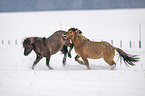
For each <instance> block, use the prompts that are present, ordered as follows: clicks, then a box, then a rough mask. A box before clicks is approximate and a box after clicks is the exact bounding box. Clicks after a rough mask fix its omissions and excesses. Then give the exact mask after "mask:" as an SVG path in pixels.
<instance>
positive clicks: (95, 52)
mask: <svg viewBox="0 0 145 96" xmlns="http://www.w3.org/2000/svg"><path fill="white" fill-rule="evenodd" d="M81 33H82V32H81V31H80V30H78V29H76V28H70V29H69V30H68V31H67V32H65V33H64V34H63V35H62V36H63V37H64V38H65V39H69V40H71V41H72V43H73V44H74V49H75V52H76V53H77V55H76V57H75V60H76V61H77V62H78V63H80V64H83V65H86V66H87V68H88V69H90V66H89V62H88V60H87V58H91V59H99V58H103V59H104V60H105V62H106V63H108V64H109V65H110V66H112V68H111V69H112V70H113V69H114V68H115V67H116V63H115V62H114V60H113V58H114V55H115V50H116V51H117V52H118V53H119V55H120V56H121V57H122V58H123V60H124V62H125V64H126V65H128V64H129V65H132V66H134V65H135V64H134V63H133V62H137V61H138V59H139V58H136V55H134V56H131V55H129V54H127V53H125V52H124V51H123V50H121V49H119V48H116V47H113V46H112V45H111V44H109V43H108V42H105V41H102V42H93V41H90V40H89V39H87V38H86V37H84V36H83V35H82V34H81ZM79 57H81V58H82V59H83V61H84V63H83V62H82V61H81V60H79Z"/></svg>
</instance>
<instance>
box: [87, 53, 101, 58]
mask: <svg viewBox="0 0 145 96" xmlns="http://www.w3.org/2000/svg"><path fill="white" fill-rule="evenodd" d="M102 56H103V53H102V52H89V53H88V54H86V57H87V58H91V59H99V58H102Z"/></svg>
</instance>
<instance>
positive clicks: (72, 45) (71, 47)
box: [68, 44, 74, 58]
mask: <svg viewBox="0 0 145 96" xmlns="http://www.w3.org/2000/svg"><path fill="white" fill-rule="evenodd" d="M73 47H74V44H71V46H70V49H69V52H68V57H69V58H71V57H72V56H71V50H72V49H73Z"/></svg>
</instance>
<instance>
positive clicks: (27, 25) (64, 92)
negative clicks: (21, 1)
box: [0, 9, 145, 96]
mask: <svg viewBox="0 0 145 96" xmlns="http://www.w3.org/2000/svg"><path fill="white" fill-rule="evenodd" d="M144 17H145V9H126V10H87V11H86V10H84V11H48V12H47V11H44V12H18V13H0V96H145V38H144V37H143V36H145V18H144ZM139 25H141V34H142V37H141V40H142V48H139V47H138V46H139V45H138V42H139V39H140V38H139ZM71 27H76V28H79V29H80V30H82V32H83V35H84V36H86V37H87V38H89V39H90V40H94V41H102V40H104V41H108V42H110V43H111V40H113V46H115V47H119V48H120V40H122V43H123V44H122V48H121V49H123V50H124V51H125V52H127V53H129V54H138V55H139V57H140V58H141V59H140V61H139V62H138V63H136V66H132V67H130V68H126V66H125V64H124V63H123V64H120V61H119V60H117V59H118V54H117V52H116V55H115V58H114V60H115V62H116V63H117V66H116V68H115V70H110V69H111V67H110V66H109V65H108V64H106V63H105V61H104V60H103V59H89V63H90V67H91V70H87V68H86V67H85V66H83V65H80V64H78V63H77V62H76V61H75V60H74V57H75V55H76V53H75V52H74V50H73V51H72V58H67V62H66V66H65V67H63V65H62V58H63V54H61V53H60V52H58V53H57V54H55V55H53V56H52V57H51V59H50V65H51V66H52V67H53V68H54V70H49V69H48V68H47V67H46V65H45V58H44V59H42V60H41V61H40V62H39V63H38V64H37V65H36V67H35V70H32V69H31V66H32V63H33V61H34V60H35V58H36V55H35V53H34V52H31V53H30V55H29V56H24V55H23V51H24V49H23V47H22V42H23V39H24V38H25V37H31V36H40V37H43V36H45V37H49V36H50V35H51V34H53V32H55V31H57V30H59V29H62V30H68V29H69V28H71ZM2 40H3V41H2ZM8 40H10V45H9V44H8ZM15 40H17V45H15ZM130 40H131V41H132V48H129V41H130ZM2 42H3V43H4V44H2Z"/></svg>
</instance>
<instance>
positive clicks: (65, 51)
mask: <svg viewBox="0 0 145 96" xmlns="http://www.w3.org/2000/svg"><path fill="white" fill-rule="evenodd" d="M60 51H61V52H62V53H63V54H64V57H63V61H62V63H63V65H64V66H65V62H66V57H67V55H66V54H67V52H68V50H67V46H65V45H64V46H63V48H62V49H61V50H60Z"/></svg>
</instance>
